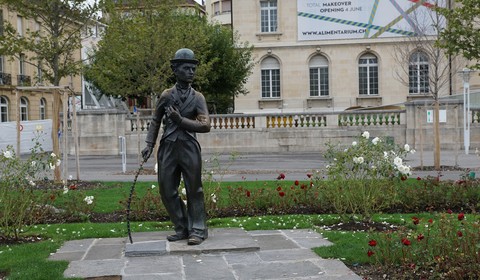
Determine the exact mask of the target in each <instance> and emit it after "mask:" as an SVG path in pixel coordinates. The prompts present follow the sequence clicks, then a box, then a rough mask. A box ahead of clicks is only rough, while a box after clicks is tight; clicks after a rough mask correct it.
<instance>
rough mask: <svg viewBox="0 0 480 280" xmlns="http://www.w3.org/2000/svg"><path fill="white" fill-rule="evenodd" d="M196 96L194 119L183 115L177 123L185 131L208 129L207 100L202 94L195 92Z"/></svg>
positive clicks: (200, 131) (201, 131)
mask: <svg viewBox="0 0 480 280" xmlns="http://www.w3.org/2000/svg"><path fill="white" fill-rule="evenodd" d="M197 96H198V97H197V104H196V106H197V108H196V110H197V117H196V118H195V119H189V118H185V117H183V118H182V119H181V121H180V123H179V124H178V125H179V126H180V127H181V128H183V129H185V130H187V131H191V132H198V133H206V132H209V131H210V116H209V115H208V107H207V102H206V101H205V97H204V96H203V95H202V94H200V93H197Z"/></svg>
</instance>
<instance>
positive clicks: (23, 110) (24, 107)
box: [20, 96, 28, 121]
mask: <svg viewBox="0 0 480 280" xmlns="http://www.w3.org/2000/svg"><path fill="white" fill-rule="evenodd" d="M20 120H21V121H28V99H27V98H26V97H23V96H22V97H20Z"/></svg>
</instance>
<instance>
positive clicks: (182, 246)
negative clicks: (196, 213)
mask: <svg viewBox="0 0 480 280" xmlns="http://www.w3.org/2000/svg"><path fill="white" fill-rule="evenodd" d="M259 249H260V247H259V245H258V244H257V243H256V242H255V241H254V240H253V238H252V237H251V236H250V235H249V234H248V233H247V232H246V231H245V230H243V229H239V228H220V229H210V230H209V237H208V238H207V239H206V240H205V241H204V242H203V243H202V244H200V245H196V246H190V245H188V244H187V240H181V241H177V242H168V245H167V250H168V251H169V253H170V254H201V253H204V254H209V253H219V252H233V251H242V252H250V251H258V250H259Z"/></svg>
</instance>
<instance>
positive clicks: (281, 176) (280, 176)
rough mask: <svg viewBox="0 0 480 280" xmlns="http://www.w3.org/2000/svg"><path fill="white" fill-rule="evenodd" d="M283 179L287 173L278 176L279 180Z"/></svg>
mask: <svg viewBox="0 0 480 280" xmlns="http://www.w3.org/2000/svg"><path fill="white" fill-rule="evenodd" d="M283 179H285V174H283V173H280V175H278V177H277V180H283Z"/></svg>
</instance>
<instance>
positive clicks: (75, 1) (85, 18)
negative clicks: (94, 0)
mask: <svg viewBox="0 0 480 280" xmlns="http://www.w3.org/2000/svg"><path fill="white" fill-rule="evenodd" d="M88 2H89V1H88V0H69V1H64V0H35V1H29V0H0V4H4V5H6V6H7V7H8V9H9V10H11V11H15V12H17V13H18V14H19V15H21V16H22V17H24V18H26V19H31V20H34V21H35V22H37V23H38V28H34V29H33V30H32V29H27V30H26V32H25V34H24V35H23V36H18V33H17V30H16V29H15V28H14V27H13V26H12V25H11V24H10V23H9V22H8V21H5V23H4V26H5V29H4V33H3V36H1V38H0V39H1V41H2V42H3V43H2V44H1V45H0V53H1V54H3V55H7V56H11V57H15V58H19V57H20V55H23V56H24V57H25V60H26V62H27V63H30V64H32V65H34V66H35V67H39V68H40V69H41V70H42V74H43V77H45V78H46V79H47V80H48V81H49V82H50V83H51V84H52V85H54V86H58V85H59V84H60V80H61V79H62V78H64V77H68V76H70V75H77V74H79V73H80V71H81V69H82V61H81V60H80V56H79V55H77V54H79V53H80V50H81V46H82V45H81V40H82V37H81V36H82V31H85V30H86V29H85V26H86V25H87V24H88V23H89V22H91V20H92V19H93V18H94V17H95V14H96V13H97V12H98V11H99V5H97V4H93V5H92V4H88ZM84 33H85V32H84Z"/></svg>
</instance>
